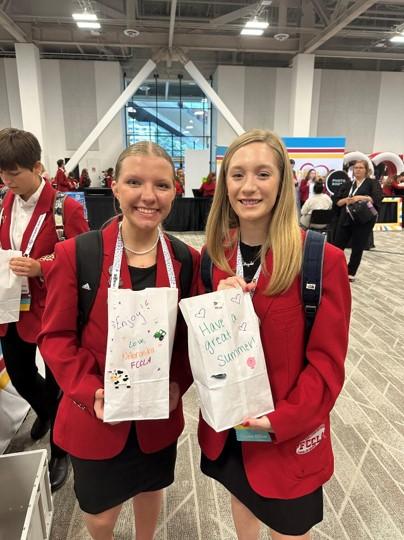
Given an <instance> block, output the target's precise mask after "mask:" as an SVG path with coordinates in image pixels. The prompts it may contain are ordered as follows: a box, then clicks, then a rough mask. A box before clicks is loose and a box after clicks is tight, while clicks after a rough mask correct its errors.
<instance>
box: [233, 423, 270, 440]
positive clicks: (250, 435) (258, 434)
mask: <svg viewBox="0 0 404 540" xmlns="http://www.w3.org/2000/svg"><path fill="white" fill-rule="evenodd" d="M234 429H235V430H236V437H237V440H238V441H240V442H271V441H272V439H271V435H270V434H269V433H268V431H256V430H255V429H248V428H246V427H244V426H242V425H238V426H234Z"/></svg>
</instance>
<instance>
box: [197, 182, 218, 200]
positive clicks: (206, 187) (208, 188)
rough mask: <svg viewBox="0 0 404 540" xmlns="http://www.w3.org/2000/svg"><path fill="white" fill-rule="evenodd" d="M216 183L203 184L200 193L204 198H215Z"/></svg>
mask: <svg viewBox="0 0 404 540" xmlns="http://www.w3.org/2000/svg"><path fill="white" fill-rule="evenodd" d="M215 189H216V182H203V183H202V185H201V187H200V188H199V191H200V192H201V194H202V197H213V195H214V194H215Z"/></svg>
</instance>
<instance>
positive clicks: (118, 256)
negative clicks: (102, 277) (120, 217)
mask: <svg viewBox="0 0 404 540" xmlns="http://www.w3.org/2000/svg"><path fill="white" fill-rule="evenodd" d="M159 239H160V242H161V248H162V250H163V255H164V262H165V265H166V268H167V274H168V280H169V282H170V287H171V288H172V289H175V288H177V282H176V279H175V273H174V267H173V262H172V260H171V255H170V252H169V250H168V247H167V242H166V239H165V238H164V234H163V233H162V231H161V230H160V229H159ZM123 247H124V246H123V241H122V234H121V224H119V231H118V236H117V239H116V245H115V254H114V263H113V265H112V274H111V289H118V288H119V281H120V280H119V277H120V273H121V262H122V253H123Z"/></svg>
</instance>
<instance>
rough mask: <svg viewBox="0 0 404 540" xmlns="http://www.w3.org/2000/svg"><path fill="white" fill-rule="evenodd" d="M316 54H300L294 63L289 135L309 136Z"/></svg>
mask: <svg viewBox="0 0 404 540" xmlns="http://www.w3.org/2000/svg"><path fill="white" fill-rule="evenodd" d="M313 78H314V55H312V54H298V55H297V56H295V58H294V59H293V64H292V86H291V93H290V117H289V136H290V137H309V136H310V118H311V101H312V94H313Z"/></svg>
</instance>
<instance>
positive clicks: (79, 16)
mask: <svg viewBox="0 0 404 540" xmlns="http://www.w3.org/2000/svg"><path fill="white" fill-rule="evenodd" d="M72 17H73V19H74V20H75V21H98V17H97V15H96V14H95V13H87V11H84V12H83V13H73V15H72Z"/></svg>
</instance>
